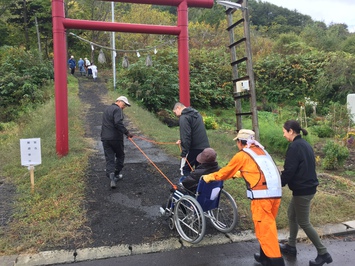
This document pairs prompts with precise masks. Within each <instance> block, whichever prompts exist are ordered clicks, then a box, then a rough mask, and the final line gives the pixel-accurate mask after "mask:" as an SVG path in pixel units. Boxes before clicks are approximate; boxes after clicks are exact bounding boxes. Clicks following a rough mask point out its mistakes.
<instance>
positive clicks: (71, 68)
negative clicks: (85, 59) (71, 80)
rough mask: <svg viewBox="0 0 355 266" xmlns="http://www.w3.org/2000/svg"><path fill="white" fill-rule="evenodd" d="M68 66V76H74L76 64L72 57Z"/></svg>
mask: <svg viewBox="0 0 355 266" xmlns="http://www.w3.org/2000/svg"><path fill="white" fill-rule="evenodd" d="M68 65H69V69H70V74H72V75H74V73H75V68H76V62H75V59H74V56H73V55H72V56H71V57H70V58H69V60H68Z"/></svg>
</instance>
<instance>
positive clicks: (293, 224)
mask: <svg viewBox="0 0 355 266" xmlns="http://www.w3.org/2000/svg"><path fill="white" fill-rule="evenodd" d="M301 131H302V134H303V135H304V136H306V135H307V134H308V132H307V130H305V129H303V128H301V126H300V124H299V123H298V122H297V121H295V120H288V121H286V122H285V124H284V126H283V136H284V137H285V138H286V139H287V140H288V141H289V142H291V143H290V144H289V146H288V149H287V152H286V159H285V163H284V170H283V171H282V174H281V181H282V186H285V185H288V187H289V189H290V190H291V191H292V198H291V201H290V204H289V206H288V210H287V216H288V224H289V229H290V233H289V238H288V243H287V244H280V248H281V252H282V253H284V254H287V255H291V256H296V255H297V250H296V239H297V234H298V226H300V227H301V228H302V229H303V231H304V232H305V234H306V235H307V237H308V238H309V239H310V240H311V242H312V243H313V245H314V246H315V247H316V249H317V253H318V255H317V257H316V259H315V260H311V261H309V265H310V266H322V265H323V264H324V263H331V262H332V261H333V259H332V257H331V256H330V254H329V253H328V251H327V248H326V247H325V246H324V245H323V243H322V242H321V240H320V237H319V235H318V233H317V232H316V230H315V229H314V228H313V226H312V224H311V223H310V218H309V213H310V205H311V201H312V199H313V197H314V195H315V194H316V191H317V186H318V184H319V183H318V179H317V174H316V162H315V156H314V151H313V149H312V147H311V145H310V144H309V143H308V142H307V141H306V140H304V139H302V137H301V134H300V133H301Z"/></svg>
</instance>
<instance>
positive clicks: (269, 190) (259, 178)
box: [203, 129, 285, 266]
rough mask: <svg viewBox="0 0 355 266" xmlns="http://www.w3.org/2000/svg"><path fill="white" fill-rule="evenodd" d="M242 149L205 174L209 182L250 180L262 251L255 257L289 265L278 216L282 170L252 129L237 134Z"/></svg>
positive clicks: (252, 204) (251, 197) (250, 194)
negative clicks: (279, 230) (277, 225)
mask: <svg viewBox="0 0 355 266" xmlns="http://www.w3.org/2000/svg"><path fill="white" fill-rule="evenodd" d="M233 140H234V141H236V143H237V146H238V149H239V150H240V151H239V152H237V153H236V154H235V155H234V157H233V158H232V159H231V160H230V162H229V163H228V165H226V166H225V167H223V168H221V169H220V170H219V171H218V172H214V173H211V174H208V175H204V176H203V179H204V180H205V181H206V182H207V183H209V182H211V181H216V180H227V179H230V178H235V177H242V178H244V180H245V181H246V185H247V196H248V198H250V199H251V212H252V219H253V222H254V227H255V235H256V237H257V239H258V241H259V244H260V253H255V254H254V258H255V260H256V261H257V262H259V263H261V264H262V265H265V266H266V265H275V266H276V265H277V266H278V265H281V266H283V265H285V262H284V260H283V258H282V255H281V252H280V247H279V242H278V236H277V228H276V216H277V212H278V209H279V206H280V202H281V195H282V186H281V178H280V173H279V170H278V169H277V167H276V165H275V163H274V161H273V160H272V158H271V157H270V155H269V154H268V153H267V151H266V150H265V149H264V147H263V146H262V145H261V144H260V143H258V142H257V141H256V140H255V133H254V131H252V130H248V129H241V130H240V131H239V132H238V135H237V137H236V138H234V139H233Z"/></svg>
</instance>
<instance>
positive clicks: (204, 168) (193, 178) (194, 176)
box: [182, 162, 220, 192]
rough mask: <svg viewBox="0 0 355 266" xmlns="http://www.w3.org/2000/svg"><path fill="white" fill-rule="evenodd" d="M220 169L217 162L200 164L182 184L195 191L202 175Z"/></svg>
mask: <svg viewBox="0 0 355 266" xmlns="http://www.w3.org/2000/svg"><path fill="white" fill-rule="evenodd" d="M219 169H220V167H219V166H218V163H217V162H212V163H202V164H199V165H198V166H197V167H196V169H195V170H194V171H192V172H191V173H190V175H189V176H187V177H186V178H185V179H184V180H183V181H182V184H183V185H184V187H185V188H186V189H188V190H190V191H193V192H195V191H196V189H197V185H198V182H199V181H200V177H201V176H202V175H208V174H211V173H214V172H217V171H218V170H219Z"/></svg>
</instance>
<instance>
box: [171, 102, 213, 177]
mask: <svg viewBox="0 0 355 266" xmlns="http://www.w3.org/2000/svg"><path fill="white" fill-rule="evenodd" d="M173 112H174V113H175V115H176V116H177V117H179V126H180V139H179V140H178V141H177V142H176V144H181V149H182V151H181V155H180V156H181V158H182V160H183V161H186V163H185V165H184V166H183V167H182V175H183V176H188V175H189V174H190V172H191V171H192V169H191V168H193V167H196V166H197V165H199V163H198V162H197V161H196V157H197V155H198V154H199V153H201V152H202V151H203V150H204V149H205V148H209V147H210V144H209V141H208V137H207V132H206V128H205V124H204V123H203V119H202V116H201V115H200V113H199V112H198V111H197V110H195V109H194V108H192V107H186V106H185V105H183V104H182V103H180V102H178V103H176V104H175V106H174V109H173Z"/></svg>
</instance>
